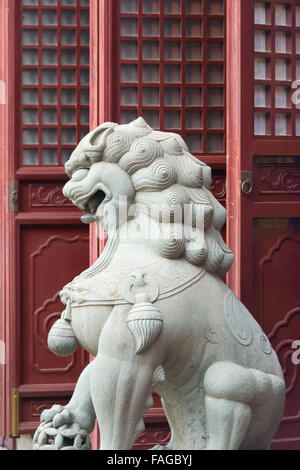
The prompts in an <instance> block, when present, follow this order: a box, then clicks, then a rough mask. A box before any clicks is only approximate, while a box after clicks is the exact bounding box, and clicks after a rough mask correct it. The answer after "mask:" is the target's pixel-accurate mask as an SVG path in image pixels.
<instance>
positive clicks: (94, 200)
mask: <svg viewBox="0 0 300 470" xmlns="http://www.w3.org/2000/svg"><path fill="white" fill-rule="evenodd" d="M105 198H106V194H105V192H104V191H101V189H99V190H98V191H97V192H96V193H95V194H93V196H92V197H90V199H89V200H88V201H87V203H86V207H85V212H87V213H92V214H93V213H94V212H96V210H97V209H98V207H99V206H100V204H101V203H102V202H103V201H104V199H105Z"/></svg>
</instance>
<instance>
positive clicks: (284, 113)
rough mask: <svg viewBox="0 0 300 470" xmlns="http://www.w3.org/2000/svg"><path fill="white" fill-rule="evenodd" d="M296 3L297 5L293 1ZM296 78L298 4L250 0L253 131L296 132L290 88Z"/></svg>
mask: <svg viewBox="0 0 300 470" xmlns="http://www.w3.org/2000/svg"><path fill="white" fill-rule="evenodd" d="M297 3H298V5H297ZM299 79H300V5H299V2H296V1H290V0H289V1H286V0H279V1H274V0H273V1H255V2H254V134H255V135H256V136H270V137H274V136H275V137H276V138H281V137H291V136H292V137H296V136H300V112H299V111H297V108H299V107H300V106H299V105H298V106H295V105H294V104H293V103H292V93H293V92H294V91H295V89H292V88H291V85H292V82H293V81H294V80H299Z"/></svg>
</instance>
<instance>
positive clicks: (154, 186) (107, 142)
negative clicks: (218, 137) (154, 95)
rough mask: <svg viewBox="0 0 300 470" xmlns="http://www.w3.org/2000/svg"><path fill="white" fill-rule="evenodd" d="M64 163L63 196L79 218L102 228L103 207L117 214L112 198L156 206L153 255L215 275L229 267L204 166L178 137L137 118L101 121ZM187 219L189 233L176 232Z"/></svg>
mask: <svg viewBox="0 0 300 470" xmlns="http://www.w3.org/2000/svg"><path fill="white" fill-rule="evenodd" d="M65 168H66V172H67V174H68V176H69V177H70V180H69V182H68V183H66V185H65V187H64V195H65V196H66V197H68V198H69V199H71V201H72V202H73V203H74V204H75V205H76V206H77V207H79V208H80V209H82V210H84V211H85V212H86V213H87V215H86V216H84V217H83V220H84V219H85V221H87V222H91V221H94V220H98V221H99V222H100V223H101V224H102V225H103V226H104V228H105V229H106V230H109V229H110V222H109V220H108V216H107V214H108V213H109V208H111V207H113V208H115V210H116V211H117V212H118V211H119V210H120V198H121V200H124V198H126V201H127V207H128V208H129V209H130V207H131V206H132V205H134V204H135V205H136V206H138V207H139V208H141V209H142V211H144V213H148V214H149V215H150V216H151V213H153V211H152V210H151V208H153V206H154V207H157V208H162V210H161V212H160V215H159V218H158V220H157V222H158V225H159V230H160V237H159V239H158V240H156V241H154V242H153V243H152V246H153V248H154V249H155V250H156V251H157V252H158V253H159V254H160V255H161V256H163V257H167V258H180V257H184V258H185V259H187V260H188V261H189V262H190V263H193V264H196V265H199V266H200V265H204V266H205V268H206V269H207V271H209V272H211V273H218V274H219V275H220V276H223V275H224V274H225V273H226V272H227V271H228V269H229V268H230V266H231V264H232V262H233V254H232V253H231V251H230V250H229V248H227V246H226V245H225V243H224V241H223V239H222V237H221V235H220V230H221V228H222V227H223V225H224V222H225V218H226V211H225V209H224V208H223V206H222V205H221V204H219V202H218V201H217V200H216V199H215V197H214V196H213V194H212V193H211V192H210V187H211V169H210V168H209V167H208V166H207V165H205V164H204V163H202V162H201V161H199V160H198V159H196V158H195V157H194V156H193V155H192V154H191V153H189V151H188V148H187V146H186V144H185V143H184V141H183V140H182V138H181V137H180V136H179V135H178V134H175V133H169V132H159V131H154V130H153V129H152V128H151V127H150V126H149V125H147V124H146V122H145V121H144V120H143V118H141V117H140V118H138V119H136V120H135V121H133V122H131V123H130V124H125V125H118V124H115V123H110V122H107V123H104V124H101V125H100V126H99V127H97V128H96V129H95V130H93V131H92V132H90V133H89V134H87V135H86V136H85V137H84V138H83V139H82V140H81V142H80V143H79V144H78V146H77V147H76V149H75V150H74V152H73V153H72V155H71V157H70V159H69V160H68V161H67V163H66V165H65ZM186 206H188V207H189V208H190V211H188V212H186V211H185V210H184V207H186ZM165 208H167V209H165ZM178 209H181V210H180V211H179V212H180V213H181V216H180V217H181V219H180V220H179V221H178V218H176V214H178ZM164 212H166V213H164ZM187 214H188V215H187ZM198 216H201V218H202V219H201V220H202V221H203V224H202V225H201V226H200V228H199V226H198V225H197V217H198ZM187 218H189V221H188V223H187V225H188V226H190V228H193V227H194V228H195V227H196V231H195V230H191V231H187V232H186V231H184V233H183V230H182V227H183V225H184V224H185V222H186V221H187V220H186V219H187ZM167 219H168V220H167ZM197 231H198V233H199V231H200V232H201V233H200V235H201V236H200V237H198V238H197V237H195V233H197ZM199 240H200V242H199ZM201 240H202V241H201Z"/></svg>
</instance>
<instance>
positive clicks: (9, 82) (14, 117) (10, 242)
mask: <svg viewBox="0 0 300 470" xmlns="http://www.w3.org/2000/svg"><path fill="white" fill-rule="evenodd" d="M85 3H86V2H85ZM27 4H28V2H27ZM80 5H81V7H80ZM82 5H83V4H82V2H81V3H80V4H79V2H78V5H77V6H75V7H74V8H72V7H70V6H69V7H67V10H68V14H71V16H72V15H73V10H74V11H75V17H74V23H75V24H74V25H67V24H64V25H63V23H64V21H65V20H63V19H62V17H63V9H59V12H60V15H61V16H60V17H59V15H58V16H56V18H58V20H57V21H56V22H58V24H57V25H56V24H55V21H54V23H53V24H52V25H50V24H48V23H49V18H50V17H51V18H54V16H55V15H56V13H57V12H56V9H55V8H53V7H50V8H48V7H45V6H44V7H43V8H42V2H38V3H36V4H35V5H32V7H28V5H25V4H24V9H23V10H22V2H19V1H15V0H5V1H3V2H1V5H0V34H1V44H0V48H1V51H0V64H1V66H0V80H3V81H4V83H5V85H3V83H2V82H0V87H2V88H1V93H0V95H1V99H0V112H1V126H0V132H1V139H0V140H1V143H0V145H1V155H2V157H1V162H0V174H1V184H0V192H1V227H0V230H1V241H0V243H1V245H0V249H1V260H2V263H1V270H0V276H1V291H2V293H3V295H2V296H1V312H0V335H1V337H0V339H1V340H4V341H5V344H6V364H5V365H4V364H0V374H1V376H0V381H1V393H0V438H1V442H2V440H3V436H5V439H6V442H7V439H8V438H9V436H10V435H11V430H12V429H11V411H12V408H11V401H10V400H11V391H12V388H13V387H15V388H17V389H18V390H19V394H20V432H21V433H32V432H33V431H34V429H35V428H36V427H37V424H38V422H39V414H40V411H41V410H42V409H44V408H48V407H49V406H51V404H53V403H54V402H56V403H59V402H62V403H65V402H66V400H68V398H69V397H70V395H71V394H72V390H73V388H74V384H75V382H76V381H77V378H78V375H79V373H80V371H81V369H82V368H83V366H84V365H85V364H87V362H88V358H87V355H86V354H85V353H83V352H82V351H79V352H77V353H76V354H75V355H74V356H72V357H71V358H67V359H62V360H61V358H58V357H55V356H54V355H52V354H51V353H50V352H49V350H48V348H47V346H46V336H47V332H48V330H49V328H50V326H51V324H52V323H53V321H54V320H55V318H56V317H57V316H58V314H59V312H61V310H62V309H63V305H62V304H61V302H60V301H59V296H58V292H59V290H60V289H61V288H62V286H63V285H64V284H66V283H67V282H69V281H70V280H71V279H72V278H73V277H74V275H76V274H78V273H79V272H81V271H82V270H83V269H85V268H86V267H87V265H88V254H89V240H88V239H89V235H88V229H87V227H85V226H83V225H82V224H81V222H80V213H79V211H78V210H77V209H76V208H74V207H72V206H71V205H70V204H69V201H66V199H65V198H64V196H63V195H62V192H61V190H62V186H63V184H64V182H65V181H66V179H67V178H66V175H65V172H64V169H63V167H62V166H61V161H62V160H61V154H60V150H61V149H63V148H64V145H63V142H62V141H61V140H60V141H59V142H60V143H61V144H62V145H61V146H60V147H59V152H58V160H57V162H56V164H54V165H50V163H53V162H49V161H48V162H46V161H45V160H43V152H44V150H47V149H48V150H49V149H50V150H51V149H52V150H53V149H54V148H55V149H56V146H57V145H52V143H49V142H48V143H47V142H46V141H45V140H44V137H45V136H44V134H43V132H44V130H49V129H50V130H52V131H53V130H54V131H57V135H61V136H62V135H63V134H62V133H63V129H64V128H66V129H67V128H68V126H67V125H66V126H65V125H64V122H63V118H62V114H61V115H59V112H60V111H61V112H62V113H63V112H64V109H65V108H66V109H68V110H69V111H72V112H73V110H75V111H76V112H77V120H76V122H75V124H74V125H73V126H71V127H72V129H73V128H75V129H76V137H77V139H79V138H80V136H81V131H82V129H85V128H86V127H87V126H86V124H85V123H83V122H82V120H80V119H81V118H80V111H82V109H83V108H84V109H87V106H86V105H84V106H83V104H82V103H79V96H80V92H81V91H82V90H80V88H82V81H81V82H80V88H78V87H79V80H82V77H81V78H80V76H81V74H82V70H88V64H87V65H86V66H85V65H84V66H83V65H82V64H80V65H79V66H78V68H77V67H76V64H75V65H74V67H69V66H67V64H63V63H62V62H61V65H62V67H60V66H58V67H57V66H55V64H52V65H51V64H49V63H48V59H47V55H48V58H49V57H50V56H51V54H52V55H53V51H54V52H55V47H54V45H53V46H50V45H49V44H48V43H47V41H48V39H49V37H48V39H47V40H46V38H45V32H46V34H49V31H50V32H51V33H50V34H52V36H53V34H54V35H55V34H56V31H57V37H58V36H59V35H60V34H61V33H62V31H63V30H68V31H69V32H71V34H73V33H72V31H74V33H75V38H76V41H75V43H74V44H73V45H71V44H70V45H67V46H66V50H68V51H71V52H72V54H73V51H74V48H75V50H76V51H77V53H76V60H77V62H78V61H80V57H81V60H82V56H80V51H81V49H82V50H85V51H87V50H88V44H87V45H84V46H83V44H82V43H81V42H80V41H81V40H82V34H81V33H82V31H83V30H84V31H88V26H87V27H86V26H85V25H83V24H82V23H83V20H82V19H80V15H79V13H80V10H79V9H78V8H81V10H85V12H86V11H87V5H86V4H85V6H82ZM49 12H50V17H49V16H47V15H49ZM45 13H47V15H46V16H47V18H48V19H47V18H46V17H45V16H44V15H45ZM53 15H54V16H53ZM68 21H69V20H68ZM22 22H23V26H22ZM84 22H86V21H84ZM79 23H80V25H79ZM76 24H77V26H78V25H79V26H78V27H77V28H76ZM35 30H36V31H37V32H38V34H37V36H35ZM25 31H26V32H30V35H31V36H30V37H31V38H33V39H34V38H35V37H36V41H37V42H36V41H35V39H34V44H32V45H31V46H30V45H29V44H28V36H27V39H26V33H25ZM53 37H54V36H53ZM80 38H81V39H80ZM48 42H49V41H48ZM76 48H77V49H76ZM28 51H29V52H30V57H31V61H32V63H31V62H30V61H29V63H28V60H29V59H28V57H29V56H28ZM24 52H25V55H24ZM36 52H37V57H38V61H37V63H36V64H35V63H34V57H36ZM60 52H61V53H62V50H60ZM22 53H23V54H22ZM43 53H46V56H45V55H44V58H43ZM49 54H50V56H49ZM22 57H23V63H22ZM45 57H46V59H47V60H46V59H45ZM45 60H46V62H47V63H46V62H45ZM77 65H78V63H77ZM59 69H60V70H61V72H63V70H65V71H68V73H69V71H71V70H73V69H74V70H75V72H76V74H77V75H76V77H77V78H76V81H75V83H74V84H69V85H70V86H69V85H66V84H65V83H64V84H63V86H60V85H61V84H62V77H61V76H60V72H59ZM28 71H29V72H30V73H31V74H32V75H31V76H30V77H31V78H30V80H32V79H34V80H35V77H36V76H37V83H32V84H31V83H30V84H29V83H25V82H27V81H28V80H29V78H28V75H26V73H27V72H28ZM56 71H57V76H56V78H57V79H58V80H59V79H61V83H60V84H59V86H54V85H53V86H52V85H51V86H50V85H49V86H48V85H47V86H46V87H45V83H43V76H45V75H44V74H45V73H46V74H49V73H50V75H49V76H52V75H51V73H52V74H53V72H54V73H56ZM25 72H26V73H25ZM36 72H37V74H36ZM32 77H33V78H32ZM22 79H23V80H24V83H23V87H22ZM30 80H29V81H30ZM29 85H30V86H29ZM31 85H32V86H31ZM64 85H66V86H65V88H66V89H70V90H71V91H72V90H75V94H76V96H77V98H78V99H77V101H76V103H75V105H73V104H72V105H68V104H65V103H63V102H62V101H63V99H62V91H63V88H64ZM4 86H5V88H6V90H5V92H4V93H3V87H4ZM22 88H23V105H24V109H23V111H26V110H31V111H32V110H33V111H34V110H35V109H37V110H38V120H37V121H36V122H35V123H33V124H28V121H27V120H28V117H29V114H26V113H22V112H21V110H22V107H21V104H22V101H21V99H22V92H21V90H22ZM83 88H84V86H83ZM45 89H47V90H48V89H49V90H50V89H51V90H52V91H54V90H59V93H58V95H57V99H58V105H57V106H56V107H58V108H59V109H58V111H59V112H58V114H57V116H58V120H57V122H56V123H55V125H54V123H53V125H50V124H49V123H47V122H45V120H44V118H45V113H46V114H47V112H49V111H51V110H52V111H53V110H54V107H53V106H52V104H49V103H48V104H46V103H45V102H43V91H44V90H45ZM85 89H87V86H85ZM24 90H25V91H26V90H27V91H28V90H29V91H33V92H35V90H37V96H38V104H32V103H31V104H30V106H29V104H26V103H25V102H24V96H25V97H26V94H25V95H24ZM25 101H26V100H25ZM53 104H54V103H53ZM31 105H32V106H33V107H32V106H31ZM37 106H38V108H36V107H37ZM55 110H56V109H55ZM52 111H51V112H52ZM43 113H44V114H43ZM31 116H32V117H33V118H34V116H35V114H34V112H33V113H32V114H31ZM48 117H49V115H48ZM48 124H49V125H48ZM24 130H26V132H27V131H30V132H31V131H34V134H32V135H36V132H37V136H38V140H37V141H36V140H34V142H33V143H32V144H30V145H29V147H30V149H33V150H34V149H35V148H37V149H38V155H39V157H38V161H37V163H38V164H36V165H34V166H33V165H28V164H26V165H25V163H26V161H25V160H24V159H22V155H23V149H25V150H26V149H27V148H29V147H28V145H27V144H25V143H24V137H25V140H26V138H28V134H27V135H26V134H24V132H23V131H24ZM85 132H86V130H85ZM29 135H30V134H29ZM22 139H23V143H24V146H23V145H22ZM75 144H76V141H75V142H74V144H73V143H71V145H69V144H66V145H65V148H70V149H71V148H73V147H74V146H75ZM32 155H33V156H34V155H35V153H34V152H33V154H32ZM23 157H24V155H23ZM23 163H24V166H23ZM27 163H28V161H27ZM47 163H48V164H47ZM59 165H60V166H59ZM12 181H17V185H18V192H19V200H18V205H17V207H16V211H15V212H11V210H10V193H9V191H10V184H11V182H12Z"/></svg>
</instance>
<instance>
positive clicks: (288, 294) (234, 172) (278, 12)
mask: <svg viewBox="0 0 300 470" xmlns="http://www.w3.org/2000/svg"><path fill="white" fill-rule="evenodd" d="M298 7H299V5H298V2H296V1H284V2H281V1H280V2H279V1H278V2H277V1H274V2H273V1H272V2H268V1H267V2H252V1H251V2H246V3H245V2H243V1H235V0H228V10H227V27H228V30H227V34H228V37H227V40H228V41H227V44H228V51H227V57H228V60H229V62H230V63H229V64H228V68H227V70H228V76H227V83H228V102H229V96H231V104H230V102H229V108H228V134H227V135H228V161H227V168H228V193H227V194H228V196H227V209H228V215H229V217H228V230H227V235H228V243H229V246H230V247H231V248H232V249H233V251H234V252H235V255H236V261H235V264H234V266H233V268H232V270H231V272H230V274H229V276H228V279H229V283H230V286H231V287H232V288H233V289H234V290H235V291H236V293H237V294H238V295H240V296H241V298H242V300H243V301H244V302H245V304H246V305H247V307H248V308H249V310H250V311H251V312H252V313H253V315H254V316H255V318H256V319H257V320H258V322H259V323H260V324H261V325H262V327H263V329H264V330H265V332H266V333H267V334H268V335H269V338H270V340H271V342H272V344H273V346H274V348H275V350H276V351H277V353H278V356H279V359H280V361H281V365H282V367H283V370H284V374H285V380H286V384H287V399H286V407H285V412H284V417H283V420H282V423H281V426H280V428H279V430H278V433H277V434H276V436H275V439H274V442H273V445H272V448H274V449H300V433H299V429H300V428H299V421H300V417H299V410H300V400H299V396H300V395H299V383H300V382H299V378H298V374H299V365H296V364H294V363H293V360H292V357H293V353H294V352H295V350H294V349H293V347H292V346H293V342H294V341H297V340H299V338H300V326H299V325H300V323H299V316H298V312H299V307H300V304H299V301H300V299H299V282H298V274H297V271H298V264H299V259H300V258H299V256H300V252H299V223H300V219H299V194H300V193H299V188H300V171H299V170H300V167H299V157H298V155H299V143H300V142H299V137H298V135H296V134H297V128H296V121H297V118H296V116H297V110H296V109H295V107H294V106H292V104H291V103H289V102H288V101H287V103H280V101H278V100H279V97H278V95H277V97H276V87H278V86H280V87H281V86H288V87H289V89H290V87H291V83H292V81H293V80H295V79H296V66H295V61H297V58H298V56H297V49H296V47H297V46H296V40H297V38H298V36H297V34H298V31H300V28H299V27H298V26H296V23H295V22H296V15H295V13H296V10H295V9H296V8H298ZM258 8H259V9H260V10H258ZM261 8H263V9H264V10H261ZM292 13H293V14H292ZM297 18H298V17H297ZM297 21H298V19H297ZM258 23H259V24H258ZM255 31H263V32H266V37H267V38H269V39H270V41H267V43H266V50H265V51H259V52H258V51H257V50H256V51H255V50H254V49H255V47H254V44H257V42H255V41H257V38H256V33H255ZM278 32H279V33H280V34H281V33H284V34H287V35H288V37H289V41H290V45H291V47H290V49H289V50H287V51H286V52H285V53H282V52H278V50H277V48H278V42H277V39H276V35H277V33H278ZM230 44H232V46H230ZM279 44H280V41H279ZM233 45H234V46H233ZM233 47H234V51H235V52H234V51H233ZM256 49H259V47H258V46H257V45H256ZM257 58H258V59H263V60H266V62H267V64H268V66H267V68H266V74H267V77H268V81H267V79H266V80H265V79H262V80H259V79H258V78H257V77H258V75H257V74H258V69H257V66H258V65H257V64H258V63H257V61H256V60H257ZM283 59H284V60H287V61H288V62H290V63H291V67H290V75H287V76H286V77H285V78H286V80H284V81H283V82H282V80H281V79H282V76H281V75H278V73H279V71H278V68H277V71H276V61H278V60H279V61H281V60H283ZM230 64H231V65H232V66H231V65H230ZM234 67H235V68H234ZM268 67H269V68H268ZM281 73H283V71H282V70H281ZM268 74H269V75H268ZM233 81H234V83H235V85H232V87H231V86H230V83H233ZM266 84H268V85H266ZM257 85H261V86H264V87H265V86H267V87H270V88H269V89H268V88H267V89H266V90H265V91H266V95H265V99H266V101H265V107H264V106H262V108H263V109H262V108H260V107H258V103H259V99H262V100H263V99H264V95H259V96H257V93H258V90H257V89H255V87H256V86H257ZM261 90H262V89H259V93H261ZM261 104H263V102H261ZM282 104H284V106H282ZM285 106H286V107H285ZM257 112H263V113H265V114H267V115H268V114H269V116H270V121H269V124H268V121H266V122H267V125H266V126H265V127H264V125H263V124H262V121H260V120H257V119H258V118H257V115H256V114H255V113H257ZM278 113H283V114H286V115H290V118H288V121H289V122H290V126H287V127H286V126H285V125H283V126H282V127H280V126H279V124H278V123H277V124H276V115H277V114H278ZM280 122H281V121H280ZM281 123H282V122H281ZM278 126H279V127H278ZM279 131H280V135H279ZM263 133H265V135H263ZM284 134H285V135H284ZM243 171H249V172H251V173H252V178H253V189H252V192H251V193H250V194H248V195H246V194H244V193H242V192H241V187H240V181H241V173H242V172H243Z"/></svg>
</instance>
